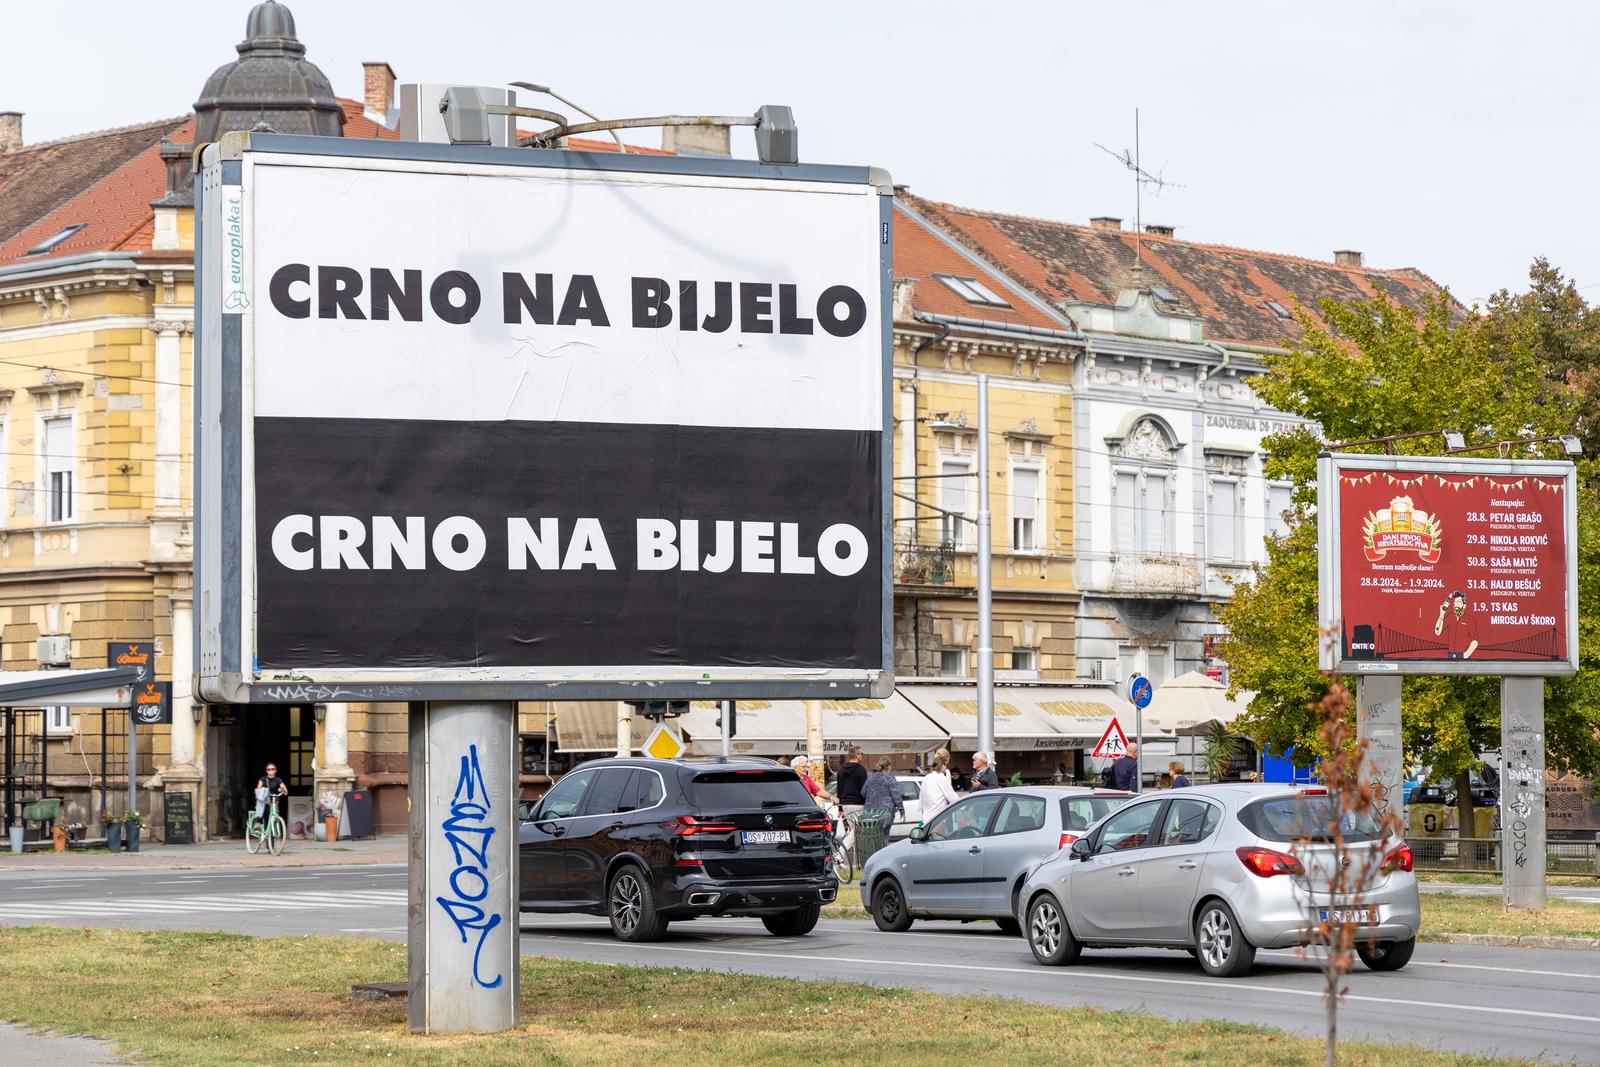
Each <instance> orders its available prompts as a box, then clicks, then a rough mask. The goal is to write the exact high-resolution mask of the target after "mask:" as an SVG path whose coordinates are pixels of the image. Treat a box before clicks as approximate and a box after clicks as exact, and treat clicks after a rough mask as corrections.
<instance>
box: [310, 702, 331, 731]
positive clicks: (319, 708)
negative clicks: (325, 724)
mask: <svg viewBox="0 0 1600 1067" xmlns="http://www.w3.org/2000/svg"><path fill="white" fill-rule="evenodd" d="M311 717H312V718H313V719H315V720H317V725H319V726H320V725H322V720H323V719H326V718H327V717H328V705H326V704H313V705H311Z"/></svg>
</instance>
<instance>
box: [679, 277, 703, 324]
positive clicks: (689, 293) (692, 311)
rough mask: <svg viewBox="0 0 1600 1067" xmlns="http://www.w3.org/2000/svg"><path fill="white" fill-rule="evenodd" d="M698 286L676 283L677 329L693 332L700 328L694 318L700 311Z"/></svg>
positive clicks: (690, 282)
mask: <svg viewBox="0 0 1600 1067" xmlns="http://www.w3.org/2000/svg"><path fill="white" fill-rule="evenodd" d="M699 295H700V286H699V284H698V283H697V282H693V281H689V280H687V279H686V280H684V281H681V282H679V283H678V329H680V330H689V331H691V332H692V331H694V330H698V329H699V328H700V325H699V323H698V322H697V321H696V318H695V316H696V315H697V314H698V312H699V309H700V304H699Z"/></svg>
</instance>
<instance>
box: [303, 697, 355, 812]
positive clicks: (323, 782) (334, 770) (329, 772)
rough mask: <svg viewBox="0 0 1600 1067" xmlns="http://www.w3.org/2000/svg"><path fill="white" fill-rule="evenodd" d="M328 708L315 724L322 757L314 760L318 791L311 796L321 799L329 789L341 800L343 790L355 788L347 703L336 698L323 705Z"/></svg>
mask: <svg viewBox="0 0 1600 1067" xmlns="http://www.w3.org/2000/svg"><path fill="white" fill-rule="evenodd" d="M326 707H327V709H328V711H327V714H326V715H325V716H324V717H323V719H322V725H321V726H320V727H319V728H318V729H319V730H320V731H321V732H322V760H321V761H320V762H319V763H318V764H317V793H316V796H315V797H313V798H312V799H313V800H314V801H315V802H316V803H318V804H320V803H322V794H323V793H328V792H331V793H332V794H333V796H334V799H336V800H339V801H341V802H342V801H343V800H344V794H345V792H346V790H350V789H354V788H355V785H356V772H355V770H354V769H353V768H352V767H351V766H350V705H349V704H345V703H342V702H339V701H335V702H334V703H331V704H328V705H326Z"/></svg>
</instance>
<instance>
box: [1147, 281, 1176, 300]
mask: <svg viewBox="0 0 1600 1067" xmlns="http://www.w3.org/2000/svg"><path fill="white" fill-rule="evenodd" d="M1150 292H1151V293H1153V294H1155V298H1156V299H1157V300H1159V301H1161V302H1162V303H1163V304H1176V303H1177V302H1178V294H1177V293H1174V292H1173V291H1172V290H1171V289H1168V288H1166V287H1165V286H1162V285H1156V286H1152V287H1151V288H1150Z"/></svg>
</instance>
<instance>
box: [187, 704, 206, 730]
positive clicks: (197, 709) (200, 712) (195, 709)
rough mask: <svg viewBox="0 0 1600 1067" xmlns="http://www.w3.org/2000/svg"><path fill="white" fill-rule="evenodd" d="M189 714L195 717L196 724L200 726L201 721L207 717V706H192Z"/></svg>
mask: <svg viewBox="0 0 1600 1067" xmlns="http://www.w3.org/2000/svg"><path fill="white" fill-rule="evenodd" d="M189 714H190V715H191V716H193V717H194V724H195V725H196V726H199V725H200V720H202V719H204V718H205V717H206V706H205V705H204V704H190V705H189Z"/></svg>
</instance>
